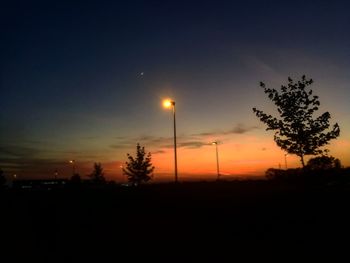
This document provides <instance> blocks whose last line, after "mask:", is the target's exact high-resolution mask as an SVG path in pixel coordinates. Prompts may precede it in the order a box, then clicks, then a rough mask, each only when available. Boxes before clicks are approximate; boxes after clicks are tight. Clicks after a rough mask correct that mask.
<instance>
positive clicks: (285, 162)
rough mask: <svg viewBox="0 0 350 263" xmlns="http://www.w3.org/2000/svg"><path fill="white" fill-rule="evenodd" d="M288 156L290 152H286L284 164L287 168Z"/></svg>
mask: <svg viewBox="0 0 350 263" xmlns="http://www.w3.org/2000/svg"><path fill="white" fill-rule="evenodd" d="M287 156H288V153H285V154H284V164H285V166H286V170H287Z"/></svg>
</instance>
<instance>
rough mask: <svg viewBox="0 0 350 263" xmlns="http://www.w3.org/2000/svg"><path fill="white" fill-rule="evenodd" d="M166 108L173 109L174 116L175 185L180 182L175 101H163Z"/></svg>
mask: <svg viewBox="0 0 350 263" xmlns="http://www.w3.org/2000/svg"><path fill="white" fill-rule="evenodd" d="M163 106H164V108H167V109H169V108H172V109H173V116H174V163H175V183H177V182H178V179H177V151H176V118H175V101H173V100H170V99H167V100H164V101H163Z"/></svg>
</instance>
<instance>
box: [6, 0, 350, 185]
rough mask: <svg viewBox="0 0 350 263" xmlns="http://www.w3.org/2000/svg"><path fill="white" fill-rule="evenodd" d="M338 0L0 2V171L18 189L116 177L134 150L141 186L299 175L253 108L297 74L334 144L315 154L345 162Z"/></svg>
mask: <svg viewBox="0 0 350 263" xmlns="http://www.w3.org/2000/svg"><path fill="white" fill-rule="evenodd" d="M349 10H350V3H348V1H334V0H333V1H295V0H294V1H124V2H122V1H103V0H99V1H65V0H62V1H7V2H6V3H3V4H2V6H1V9H0V33H1V42H0V54H1V61H0V98H1V111H0V168H1V169H3V170H4V171H5V173H6V174H8V175H12V176H13V175H15V174H16V176H18V178H51V177H52V176H53V175H54V173H55V171H57V172H58V174H59V177H62V178H68V177H70V176H71V174H72V165H71V164H70V163H69V160H75V166H76V167H75V169H76V170H77V172H79V173H80V174H81V175H82V176H83V177H84V176H86V175H88V174H89V173H91V171H92V167H93V164H94V162H100V163H101V164H102V166H103V167H104V170H105V173H106V177H107V178H109V179H112V180H116V181H123V180H125V178H124V176H123V175H122V174H121V167H120V166H121V165H124V163H125V161H127V157H126V154H127V153H131V154H134V153H135V150H136V143H140V144H141V146H144V147H145V149H146V151H147V152H151V153H152V161H153V163H154V165H155V167H156V169H155V174H154V180H155V181H156V180H173V177H174V175H173V170H174V160H173V158H174V155H173V126H172V125H173V115H172V112H171V111H169V110H166V109H164V108H163V107H162V100H163V99H165V98H171V99H173V100H174V101H175V102H176V125H177V142H178V144H177V146H178V170H179V180H210V179H215V178H216V173H217V171H216V152H215V146H213V145H212V144H211V142H212V141H218V142H219V144H218V153H219V164H220V173H221V174H222V178H231V177H237V176H241V177H246V176H260V175H263V174H264V171H265V170H266V169H268V168H270V167H273V168H279V167H281V168H285V167H286V166H287V167H288V168H292V167H300V162H299V160H298V158H297V157H296V156H292V155H288V156H285V155H284V152H283V151H282V150H280V149H279V148H278V147H277V146H276V144H275V142H274V141H273V132H271V131H269V132H267V131H266V130H265V128H266V127H265V126H264V125H263V124H262V123H260V122H259V120H258V119H257V118H256V116H255V115H254V113H253V111H252V108H253V107H257V108H259V109H262V110H264V111H265V112H268V113H274V112H275V108H274V105H273V104H272V102H270V101H269V100H268V99H267V98H266V96H265V94H264V93H263V90H262V89H261V88H260V87H259V82H260V81H263V82H265V83H266V85H267V86H268V87H273V88H278V87H280V85H282V84H285V83H287V78H288V76H290V77H292V78H293V79H295V80H297V79H299V78H300V77H301V76H302V75H304V74H305V75H306V76H307V77H310V78H312V79H313V80H314V84H313V85H312V87H311V88H312V89H313V91H314V93H315V94H316V95H318V96H319V97H320V102H321V107H320V111H319V114H321V113H323V112H324V111H329V112H330V113H331V116H332V118H331V124H334V123H335V122H337V123H338V124H339V125H340V129H341V135H340V136H339V137H338V139H337V140H333V141H331V142H330V144H329V145H328V146H327V148H328V149H329V150H330V154H331V155H333V156H335V157H337V158H339V159H340V160H341V161H342V164H343V165H345V166H349V165H350V152H349V148H350V137H349V134H350V124H349V119H350V118H349V117H350V116H349V115H350V107H349V104H348V99H349V95H350V89H349V83H350V75H349V69H350V59H349V58H350V35H349V28H350V15H349Z"/></svg>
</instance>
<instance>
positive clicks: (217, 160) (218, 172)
mask: <svg viewBox="0 0 350 263" xmlns="http://www.w3.org/2000/svg"><path fill="white" fill-rule="evenodd" d="M211 144H213V145H215V149H216V171H217V174H218V177H217V178H216V180H219V179H220V171H219V150H218V142H217V141H215V142H212V143H211Z"/></svg>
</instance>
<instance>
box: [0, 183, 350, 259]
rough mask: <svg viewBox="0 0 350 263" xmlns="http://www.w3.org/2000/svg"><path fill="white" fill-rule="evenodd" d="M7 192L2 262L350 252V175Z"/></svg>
mask: <svg viewBox="0 0 350 263" xmlns="http://www.w3.org/2000/svg"><path fill="white" fill-rule="evenodd" d="M0 196H1V198H0V200H1V210H2V211H1V228H2V234H1V241H2V244H3V245H2V246H1V250H2V251H1V256H2V257H3V258H7V260H6V261H1V262H10V261H9V260H8V259H9V258H17V257H21V258H25V259H28V260H29V259H34V260H36V261H38V260H41V261H44V262H53V261H57V262H64V261H70V260H75V261H78V262H80V261H81V260H85V259H96V262H98V261H104V262H106V261H108V262H117V261H122V262H125V261H133V259H135V258H142V259H143V261H144V262H151V261H149V260H153V259H161V260H162V261H163V262H167V261H169V260H174V259H179V260H181V261H182V260H184V261H189V260H192V261H195V262H198V261H202V260H203V259H206V260H209V261H212V262H215V261H220V262H221V261H222V259H223V258H225V259H226V261H229V262H232V261H235V259H236V258H237V257H238V256H244V257H246V258H250V257H258V258H265V257H270V256H275V257H277V255H279V254H283V258H281V259H286V258H290V257H296V258H299V257H300V258H301V257H305V255H308V256H311V257H313V256H323V255H324V254H331V255H334V256H340V255H341V256H342V257H343V259H344V260H345V258H344V256H345V257H346V256H347V254H348V253H349V254H350V252H347V251H348V250H349V248H348V247H349V240H350V236H349V234H350V227H349V223H350V215H349V214H348V210H349V200H350V187H349V186H348V185H323V186H320V185H318V186H312V185H305V184H301V183H298V184H286V183H281V182H279V183H277V182H269V181H237V182H216V183H180V184H178V185H174V184H159V185H148V186H143V187H139V188H135V189H134V188H127V187H125V188H123V187H113V188H112V187H111V188H106V189H64V190H62V189H61V190H51V191H23V190H22V191H20V190H17V191H14V190H13V191H10V190H7V191H3V192H2V193H0ZM349 251H350V250H349ZM281 261H282V262H283V261H284V260H281ZM34 262H35V261H34ZM344 262H345V261H344Z"/></svg>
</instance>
